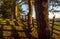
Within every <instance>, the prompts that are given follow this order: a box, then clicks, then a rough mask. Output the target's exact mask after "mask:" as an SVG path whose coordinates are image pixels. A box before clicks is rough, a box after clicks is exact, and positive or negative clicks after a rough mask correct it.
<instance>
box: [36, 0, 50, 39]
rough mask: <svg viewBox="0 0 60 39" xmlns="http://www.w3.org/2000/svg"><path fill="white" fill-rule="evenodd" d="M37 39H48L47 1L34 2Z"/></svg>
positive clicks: (38, 0) (37, 0)
mask: <svg viewBox="0 0 60 39" xmlns="http://www.w3.org/2000/svg"><path fill="white" fill-rule="evenodd" d="M35 10H36V19H37V25H38V37H39V39H50V30H49V25H48V0H35Z"/></svg>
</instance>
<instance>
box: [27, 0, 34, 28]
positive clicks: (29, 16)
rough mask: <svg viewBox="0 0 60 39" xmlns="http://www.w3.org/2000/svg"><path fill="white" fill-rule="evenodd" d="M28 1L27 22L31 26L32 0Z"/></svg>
mask: <svg viewBox="0 0 60 39" xmlns="http://www.w3.org/2000/svg"><path fill="white" fill-rule="evenodd" d="M28 2H29V13H28V24H29V26H30V27H31V26H32V11H33V9H32V0H28Z"/></svg>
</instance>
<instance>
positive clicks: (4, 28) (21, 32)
mask: <svg viewBox="0 0 60 39" xmlns="http://www.w3.org/2000/svg"><path fill="white" fill-rule="evenodd" d="M35 24H36V23H35ZM29 36H31V37H30V38H34V39H38V38H37V37H38V33H37V26H34V27H33V26H32V28H31V31H29V29H28V26H27V22H23V21H21V20H17V21H16V20H15V19H13V20H12V21H11V20H10V19H0V39H29Z"/></svg>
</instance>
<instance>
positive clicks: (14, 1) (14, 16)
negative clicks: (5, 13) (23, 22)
mask: <svg viewBox="0 0 60 39" xmlns="http://www.w3.org/2000/svg"><path fill="white" fill-rule="evenodd" d="M15 6H16V0H13V11H14V12H13V18H14V19H16V13H15Z"/></svg>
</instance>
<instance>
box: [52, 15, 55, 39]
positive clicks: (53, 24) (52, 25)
mask: <svg viewBox="0 0 60 39" xmlns="http://www.w3.org/2000/svg"><path fill="white" fill-rule="evenodd" d="M54 21H55V16H53V20H52V27H51V28H52V30H51V38H52V36H53V28H54Z"/></svg>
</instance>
